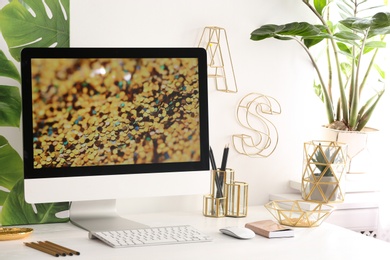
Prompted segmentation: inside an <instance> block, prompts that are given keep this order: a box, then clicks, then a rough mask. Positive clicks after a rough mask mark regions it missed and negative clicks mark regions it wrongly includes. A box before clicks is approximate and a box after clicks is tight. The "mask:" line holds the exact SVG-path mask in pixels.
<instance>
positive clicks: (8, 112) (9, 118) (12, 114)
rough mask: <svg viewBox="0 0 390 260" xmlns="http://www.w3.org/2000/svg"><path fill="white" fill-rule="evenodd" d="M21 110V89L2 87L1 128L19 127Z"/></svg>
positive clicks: (0, 103) (0, 86)
mask: <svg viewBox="0 0 390 260" xmlns="http://www.w3.org/2000/svg"><path fill="white" fill-rule="evenodd" d="M21 109H22V102H21V98H20V92H19V89H18V88H17V87H14V86H3V85H0V126H14V127H19V125H20V114H21Z"/></svg>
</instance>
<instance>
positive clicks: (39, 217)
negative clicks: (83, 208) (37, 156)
mask: <svg viewBox="0 0 390 260" xmlns="http://www.w3.org/2000/svg"><path fill="white" fill-rule="evenodd" d="M35 207H36V212H35V211H34V208H33V206H32V204H28V203H26V202H25V200H24V180H23V178H22V179H20V180H19V181H18V182H17V183H16V185H15V186H14V188H13V189H12V190H11V192H10V194H9V195H8V197H7V199H6V201H5V202H4V205H3V209H2V212H1V224H2V225H18V224H41V223H53V222H67V221H68V220H69V218H68V217H66V218H59V217H57V216H56V214H57V213H59V212H62V211H67V210H69V202H62V203H44V204H35Z"/></svg>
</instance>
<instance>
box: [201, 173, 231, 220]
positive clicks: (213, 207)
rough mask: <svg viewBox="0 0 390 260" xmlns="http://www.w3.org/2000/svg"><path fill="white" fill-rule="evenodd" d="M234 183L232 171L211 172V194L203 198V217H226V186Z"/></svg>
mask: <svg viewBox="0 0 390 260" xmlns="http://www.w3.org/2000/svg"><path fill="white" fill-rule="evenodd" d="M233 182H234V171H233V170H232V169H226V170H221V169H217V170H211V171H210V194H208V195H204V196H203V215H205V216H207V217H217V218H219V217H224V216H226V194H227V189H226V185H227V184H230V183H233Z"/></svg>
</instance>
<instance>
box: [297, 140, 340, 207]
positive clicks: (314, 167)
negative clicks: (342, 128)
mask: <svg viewBox="0 0 390 260" xmlns="http://www.w3.org/2000/svg"><path fill="white" fill-rule="evenodd" d="M346 154H347V145H346V144H344V143H338V142H333V141H310V142H305V143H304V162H303V174H302V184H301V192H302V198H303V199H304V200H307V201H313V202H322V203H328V202H342V201H344V193H345V192H344V187H343V185H344V181H343V180H344V174H345V172H346V163H347V156H346Z"/></svg>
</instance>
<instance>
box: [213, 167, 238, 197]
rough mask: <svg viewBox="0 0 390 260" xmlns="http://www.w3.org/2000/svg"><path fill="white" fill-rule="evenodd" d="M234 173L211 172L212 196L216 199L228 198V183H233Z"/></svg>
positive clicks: (218, 170) (231, 171)
mask: <svg viewBox="0 0 390 260" xmlns="http://www.w3.org/2000/svg"><path fill="white" fill-rule="evenodd" d="M233 181H234V171H233V170H232V169H226V170H224V171H223V170H221V169H217V170H211V174H210V194H211V195H212V196H213V197H214V198H222V197H226V183H233Z"/></svg>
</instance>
